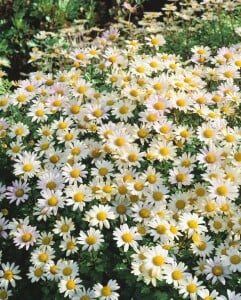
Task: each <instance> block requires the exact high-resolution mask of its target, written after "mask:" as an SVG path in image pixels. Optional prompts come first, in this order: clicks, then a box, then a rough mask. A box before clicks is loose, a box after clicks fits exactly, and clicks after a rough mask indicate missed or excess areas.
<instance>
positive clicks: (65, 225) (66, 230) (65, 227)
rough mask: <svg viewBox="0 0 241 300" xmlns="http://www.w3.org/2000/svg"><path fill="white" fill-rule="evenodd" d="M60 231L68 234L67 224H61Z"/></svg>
mask: <svg viewBox="0 0 241 300" xmlns="http://www.w3.org/2000/svg"><path fill="white" fill-rule="evenodd" d="M61 231H62V232H68V231H69V225H68V224H63V225H62V226H61Z"/></svg>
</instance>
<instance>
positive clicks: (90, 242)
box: [85, 235, 97, 245]
mask: <svg viewBox="0 0 241 300" xmlns="http://www.w3.org/2000/svg"><path fill="white" fill-rule="evenodd" d="M85 241H86V243H87V244H88V245H94V244H95V243H96V241H97V238H96V237H95V236H94V235H89V236H87V238H86V240H85Z"/></svg>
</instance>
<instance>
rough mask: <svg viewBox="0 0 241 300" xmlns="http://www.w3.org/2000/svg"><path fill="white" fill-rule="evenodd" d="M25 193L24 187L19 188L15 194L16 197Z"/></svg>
mask: <svg viewBox="0 0 241 300" xmlns="http://www.w3.org/2000/svg"><path fill="white" fill-rule="evenodd" d="M23 195H24V190H23V189H18V190H17V191H16V192H15V196H16V197H22V196H23Z"/></svg>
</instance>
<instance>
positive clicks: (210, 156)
mask: <svg viewBox="0 0 241 300" xmlns="http://www.w3.org/2000/svg"><path fill="white" fill-rule="evenodd" d="M205 161H206V162H207V163H209V164H213V163H215V162H216V156H215V154H213V153H209V154H207V155H206V156H205Z"/></svg>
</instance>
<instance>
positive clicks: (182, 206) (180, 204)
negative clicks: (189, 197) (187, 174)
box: [176, 199, 186, 209]
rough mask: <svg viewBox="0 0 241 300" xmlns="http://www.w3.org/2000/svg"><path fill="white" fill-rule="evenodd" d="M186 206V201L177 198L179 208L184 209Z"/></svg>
mask: <svg viewBox="0 0 241 300" xmlns="http://www.w3.org/2000/svg"><path fill="white" fill-rule="evenodd" d="M185 206H186V202H185V201H184V200H182V199H180V200H177V202H176V208H177V209H183V208H184V207H185Z"/></svg>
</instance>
